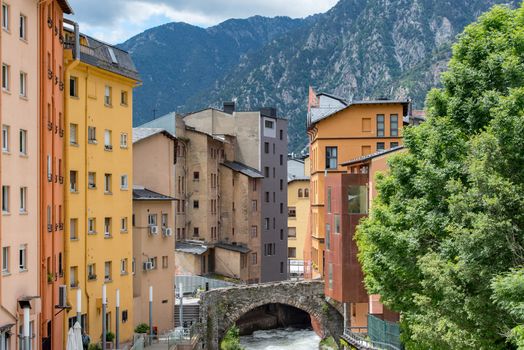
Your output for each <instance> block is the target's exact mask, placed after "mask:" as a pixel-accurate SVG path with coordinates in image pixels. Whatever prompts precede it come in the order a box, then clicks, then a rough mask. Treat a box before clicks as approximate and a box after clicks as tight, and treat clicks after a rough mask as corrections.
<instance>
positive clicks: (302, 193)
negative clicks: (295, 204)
mask: <svg viewBox="0 0 524 350" xmlns="http://www.w3.org/2000/svg"><path fill="white" fill-rule="evenodd" d="M302 197H304V192H303V191H302V189H301V188H299V189H298V198H302Z"/></svg>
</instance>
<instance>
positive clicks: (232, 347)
mask: <svg viewBox="0 0 524 350" xmlns="http://www.w3.org/2000/svg"><path fill="white" fill-rule="evenodd" d="M220 349H221V350H244V348H243V347H242V346H241V345H240V332H239V330H238V328H237V327H236V326H233V327H231V328H230V329H229V330H228V331H227V333H226V336H225V337H224V339H223V340H222V342H221V343H220Z"/></svg>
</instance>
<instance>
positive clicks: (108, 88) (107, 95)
mask: <svg viewBox="0 0 524 350" xmlns="http://www.w3.org/2000/svg"><path fill="white" fill-rule="evenodd" d="M112 90H113V89H112V88H111V86H109V85H106V86H105V88H104V104H105V105H106V106H108V107H111V106H112V104H111V103H112V102H113V101H112V96H111V95H112V92H113V91H112Z"/></svg>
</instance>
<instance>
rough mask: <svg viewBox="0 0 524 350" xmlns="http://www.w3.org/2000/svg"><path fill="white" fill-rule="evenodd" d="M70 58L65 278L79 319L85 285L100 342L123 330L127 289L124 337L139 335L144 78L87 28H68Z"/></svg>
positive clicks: (91, 327)
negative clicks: (137, 201)
mask: <svg viewBox="0 0 524 350" xmlns="http://www.w3.org/2000/svg"><path fill="white" fill-rule="evenodd" d="M66 43H67V45H68V47H70V48H71V49H70V50H66V57H65V65H64V66H65V67H66V69H65V72H66V76H65V83H66V101H65V129H66V146H65V186H66V189H67V190H66V195H65V232H66V239H65V281H66V283H67V289H68V293H67V295H69V300H68V302H69V304H70V305H71V309H70V310H68V311H67V314H66V320H65V321H64V329H67V328H68V327H69V326H70V325H71V324H73V322H74V321H76V313H77V303H76V298H74V297H71V296H75V295H76V290H77V289H79V288H80V290H81V295H82V298H81V310H80V311H81V313H82V320H81V323H82V324H83V328H84V329H85V330H86V331H87V333H88V334H89V335H90V337H91V340H92V341H93V342H98V341H100V339H101V334H102V312H101V310H102V302H103V301H102V286H103V285H106V286H107V296H108V300H107V310H108V313H107V315H106V324H107V331H108V332H113V333H114V332H115V319H116V317H115V316H116V315H115V306H116V305H115V295H116V291H117V290H119V291H120V312H121V314H120V315H119V319H120V322H121V326H120V340H121V341H125V340H128V339H130V338H131V337H132V334H133V278H132V273H131V272H132V271H131V269H132V266H131V265H132V260H133V239H132V238H133V237H132V232H131V220H132V213H133V208H132V206H133V200H132V183H133V176H132V175H133V165H132V164H133V155H132V144H131V135H132V105H133V100H132V96H133V88H134V87H135V86H136V84H137V83H138V80H139V77H138V73H137V71H136V69H135V66H134V64H133V62H132V61H131V58H130V56H129V55H128V54H127V53H126V52H124V51H122V50H120V49H118V48H116V47H112V46H109V45H107V44H105V43H102V42H100V41H97V40H96V39H94V38H91V37H89V36H86V35H79V34H78V33H74V32H68V33H67V35H66Z"/></svg>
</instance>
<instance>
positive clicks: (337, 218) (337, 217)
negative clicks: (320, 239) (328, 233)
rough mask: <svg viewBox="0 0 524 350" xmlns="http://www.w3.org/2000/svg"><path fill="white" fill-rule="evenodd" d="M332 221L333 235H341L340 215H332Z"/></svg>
mask: <svg viewBox="0 0 524 350" xmlns="http://www.w3.org/2000/svg"><path fill="white" fill-rule="evenodd" d="M333 221H334V222H335V233H341V230H340V214H335V215H333Z"/></svg>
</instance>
